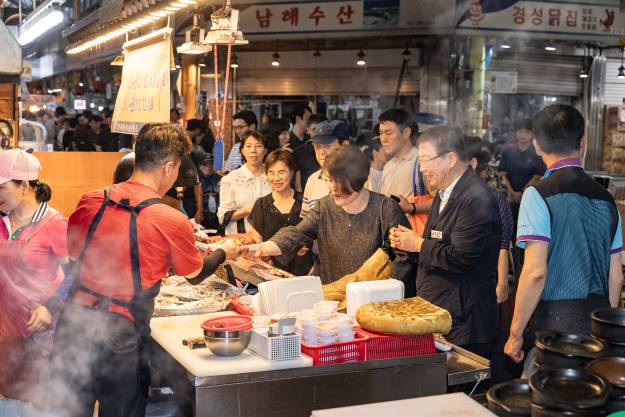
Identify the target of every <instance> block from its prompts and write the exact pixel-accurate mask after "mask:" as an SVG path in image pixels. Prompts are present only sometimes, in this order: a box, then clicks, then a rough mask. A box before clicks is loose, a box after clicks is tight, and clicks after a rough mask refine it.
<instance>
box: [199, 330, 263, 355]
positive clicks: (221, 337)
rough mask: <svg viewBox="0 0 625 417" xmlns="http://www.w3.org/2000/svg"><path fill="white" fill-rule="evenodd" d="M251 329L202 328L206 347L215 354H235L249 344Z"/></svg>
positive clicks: (238, 353)
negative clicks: (212, 329) (217, 329)
mask: <svg viewBox="0 0 625 417" xmlns="http://www.w3.org/2000/svg"><path fill="white" fill-rule="evenodd" d="M251 337H252V331H251V330H237V331H232V332H231V331H219V332H218V331H210V330H204V340H205V341H206V347H207V348H209V349H210V351H211V352H213V354H215V355H217V356H237V355H240V354H241V353H243V351H244V350H245V349H247V346H248V345H249V344H250V339H251Z"/></svg>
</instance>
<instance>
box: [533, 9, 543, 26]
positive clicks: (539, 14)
mask: <svg viewBox="0 0 625 417" xmlns="http://www.w3.org/2000/svg"><path fill="white" fill-rule="evenodd" d="M542 24H543V9H542V8H534V10H533V11H532V25H535V26H538V25H542Z"/></svg>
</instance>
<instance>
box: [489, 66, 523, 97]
mask: <svg viewBox="0 0 625 417" xmlns="http://www.w3.org/2000/svg"><path fill="white" fill-rule="evenodd" d="M518 79H519V74H518V73H517V72H516V71H490V72H489V73H488V78H487V80H488V92H489V93H491V94H515V93H516V92H517V85H518Z"/></svg>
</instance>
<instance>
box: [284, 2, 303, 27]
mask: <svg viewBox="0 0 625 417" xmlns="http://www.w3.org/2000/svg"><path fill="white" fill-rule="evenodd" d="M282 21H283V22H288V23H290V24H291V26H297V24H298V23H299V7H291V8H290V9H286V10H284V11H283V12H282Z"/></svg>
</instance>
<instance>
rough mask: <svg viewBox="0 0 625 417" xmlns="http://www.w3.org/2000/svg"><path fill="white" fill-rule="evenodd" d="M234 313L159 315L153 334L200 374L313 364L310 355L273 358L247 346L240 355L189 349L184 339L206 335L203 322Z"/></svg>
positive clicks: (219, 373)
mask: <svg viewBox="0 0 625 417" xmlns="http://www.w3.org/2000/svg"><path fill="white" fill-rule="evenodd" d="M233 314H234V315H236V313H235V312H233V311H226V312H220V313H211V314H198V315H190V316H175V317H155V318H153V319H152V321H151V322H150V327H151V329H152V338H153V339H154V340H155V341H156V342H157V343H158V344H159V345H161V346H162V347H163V349H165V351H167V353H169V354H170V355H171V356H172V357H173V358H174V359H175V360H176V361H178V362H179V363H180V364H181V365H182V366H183V367H184V368H185V369H186V370H187V371H189V373H190V374H191V375H193V376H195V377H197V378H203V377H209V376H218V375H233V374H241V373H249V372H263V371H271V370H276V369H291V368H303V367H307V366H312V359H311V358H310V357H309V356H306V355H302V356H301V357H300V358H299V359H294V360H289V361H269V360H267V359H265V358H263V357H261V356H258V355H256V354H255V353H253V352H252V351H250V350H249V349H247V350H245V351H244V352H243V353H242V354H240V355H239V356H234V357H230V358H224V357H220V356H215V355H213V354H212V353H211V351H210V350H208V349H207V348H200V349H189V348H188V347H187V346H183V345H182V339H186V338H189V337H202V336H203V334H204V332H203V330H202V327H201V325H202V323H203V322H204V321H206V320H208V319H210V318H213V317H219V316H230V315H233ZM156 366H158V365H156Z"/></svg>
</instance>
